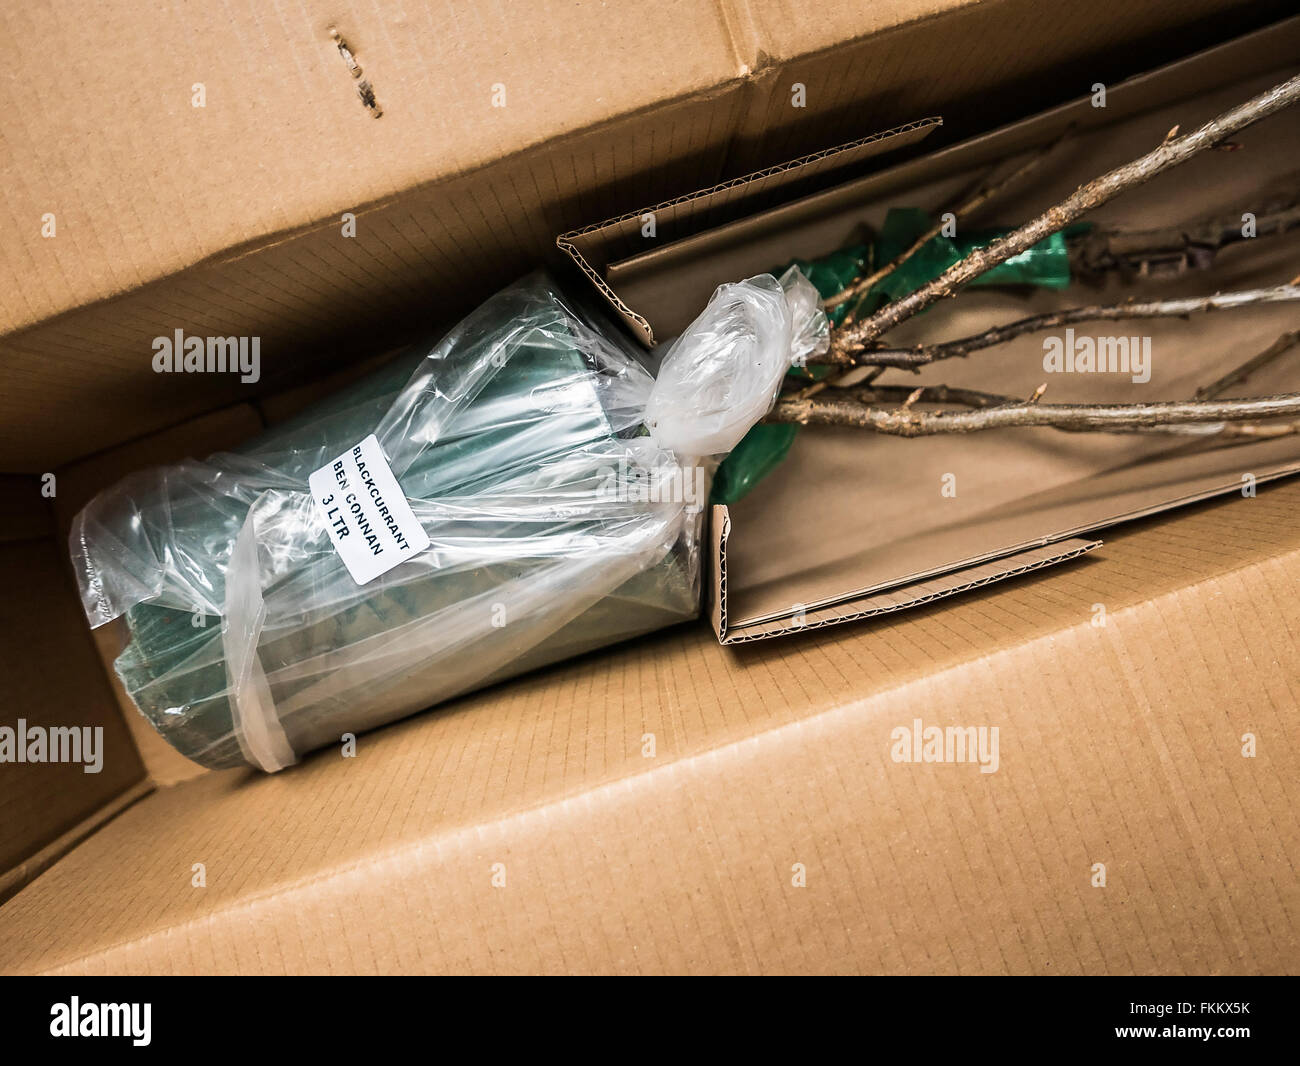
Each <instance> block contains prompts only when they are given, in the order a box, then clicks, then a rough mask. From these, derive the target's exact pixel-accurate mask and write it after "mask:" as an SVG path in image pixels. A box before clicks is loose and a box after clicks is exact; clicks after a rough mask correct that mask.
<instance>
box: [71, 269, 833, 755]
mask: <svg viewBox="0 0 1300 1066" xmlns="http://www.w3.org/2000/svg"><path fill="white" fill-rule="evenodd" d="M826 338H827V329H826V323H825V317H824V316H823V315H821V312H820V311H819V310H818V309H817V294H816V292H815V290H813V289H812V287H811V285H810V284H809V283H808V282H807V281H806V280H805V279H804V278H803V277H802V275H800V274H799V273H798V271H791V272H789V273H788V274H787V275H786V276H785V277H783V279H782V281H781V282H779V283H778V282H777V281H776V279H774V278H773V277H771V275H760V276H759V277H757V278H751V279H749V280H748V281H745V282H740V283H736V284H734V285H724V286H722V287H720V288H719V289H718V291H717V293H715V295H714V297H713V299H712V300H711V301H710V303H709V305H708V308H706V310H705V312H704V313H703V314H702V315H701V316H700V318H699V319H698V320H697V321H696V322H695V323H694V324H693V325H692V326H691V327H690V328H689V329H688V330H687V331H686V332H685V333H684V334H683V335H682V336H681V337H680V338H678V340H677V341H676V342H674V343H673V345H672V346H671V348H670V350H669V352H668V354H667V355H666V356H665V358H664V360H663V362H662V364H661V367H660V372H659V378H658V381H657V382H656V380H655V379H654V378H653V377H652V376H651V375H650V373H649V372H648V371H647V370H646V369H645V368H644V367H643V366H642V364H641V362H640V361H639V359H638V358H637V354H636V352H635V351H634V349H633V348H632V347H631V345H630V344H629V343H628V342H627V341H625V340H624V339H623V338H622V337H621V335H619V334H618V333H617V332H616V330H614V329H613V328H612V327H610V326H607V325H602V324H600V323H598V322H597V321H595V320H593V319H592V318H590V317H588V316H584V315H583V314H581V313H579V311H578V310H577V309H575V307H574V306H573V305H572V303H571V302H570V301H568V300H567V299H566V298H565V297H564V296H563V295H562V293H561V292H560V290H559V289H558V288H557V287H556V286H555V284H554V283H553V282H552V281H551V280H550V279H549V278H547V277H546V276H545V275H541V274H537V275H532V276H530V277H529V278H526V279H524V280H523V281H521V282H519V283H517V284H515V285H513V286H511V287H510V288H508V289H505V290H504V291H502V292H501V293H498V294H497V295H496V296H494V297H493V298H492V299H490V300H488V301H487V302H486V303H485V304H483V305H482V306H481V307H480V308H478V310H476V311H475V312H473V313H472V314H471V315H469V316H468V317H467V318H466V319H465V320H464V321H462V322H461V323H460V325H458V326H457V327H456V328H455V329H454V330H453V331H452V332H451V333H450V334H448V335H447V336H446V337H445V338H443V339H442V341H441V342H440V343H438V344H437V345H436V346H434V347H433V348H432V350H425V349H420V350H418V351H416V352H414V353H413V356H412V358H410V359H408V358H403V359H401V360H398V361H397V362H395V363H394V364H392V365H391V366H390V368H388V369H385V370H383V371H380V372H378V373H377V374H375V375H372V376H371V377H370V378H368V379H366V380H365V381H363V382H361V383H359V384H358V385H356V386H353V387H352V388H351V389H349V390H348V391H347V392H346V394H344V395H342V396H339V397H336V398H334V399H333V400H331V401H329V402H327V403H325V404H322V405H318V406H317V407H315V408H313V409H312V410H311V411H309V412H308V413H307V414H305V415H304V416H302V417H300V418H298V419H296V420H294V421H292V422H290V423H287V424H285V425H282V426H279V427H277V428H275V429H273V430H271V431H270V432H267V433H265V434H263V435H262V436H260V437H258V438H257V439H256V440H254V441H252V442H251V443H250V444H248V445H247V446H245V447H243V448H241V449H239V450H238V451H237V452H231V453H222V454H218V455H214V456H211V457H210V458H208V459H207V460H204V461H201V462H200V461H187V462H183V463H179V464H176V465H173V466H168V467H162V468H157V469H152V470H147V471H142V472H140V473H137V474H134V475H132V476H130V477H128V478H126V479H125V480H124V481H122V482H121V483H120V484H118V485H117V486H115V487H114V488H112V489H110V490H108V491H106V492H103V493H101V494H100V495H98V496H97V497H96V498H95V499H94V500H92V501H91V503H90V504H88V505H87V507H86V508H85V509H84V510H83V511H82V512H81V513H80V514H79V515H78V516H77V518H76V519H75V521H74V523H73V527H72V531H71V535H70V548H71V553H72V558H73V563H74V567H75V569H76V573H77V577H78V583H79V585H80V590H81V596H82V602H83V605H84V607H85V610H86V615H87V618H88V619H89V621H90V624H91V625H92V626H99V625H102V624H104V623H106V622H108V621H110V620H112V619H114V618H118V617H123V618H125V620H126V623H127V627H128V630H129V640H128V643H127V646H126V648H125V650H124V651H123V653H122V655H121V656H120V657H119V658H118V660H117V662H116V664H115V665H116V669H117V672H118V674H119V676H120V677H121V678H122V681H123V684H124V685H125V687H126V690H127V692H128V693H129V694H130V695H131V698H132V699H133V700H134V701H135V703H136V704H137V706H138V707H139V708H140V710H141V711H142V712H143V713H144V714H145V716H146V717H147V718H148V719H149V720H150V721H151V722H152V723H153V725H154V726H155V727H156V728H157V729H158V730H159V732H160V733H161V734H162V735H163V736H164V737H165V738H166V739H167V740H168V741H169V742H170V743H171V744H172V745H173V746H174V747H176V748H177V749H178V750H179V751H181V752H182V753H183V754H185V755H187V756H189V757H190V758H192V759H195V760H197V761H198V762H200V763H203V764H205V765H207V766H212V767H228V766H234V765H239V764H241V763H248V764H250V765H253V766H257V767H260V768H262V769H264V770H267V771H274V770H278V769H280V768H282V767H284V766H286V765H289V764H290V763H292V762H294V761H295V760H296V759H297V757H298V756H299V755H301V754H302V753H304V752H306V751H309V750H311V749H313V748H317V747H320V746H322V745H325V744H330V743H337V742H338V741H339V739H340V737H341V735H342V734H343V733H345V732H347V733H358V732H361V731H362V730H365V729H369V728H373V727H375V726H378V725H381V724H383V723H385V722H389V721H392V720H394V719H397V718H400V717H403V716H405V715H407V714H410V713H412V712H415V711H418V710H421V709H423V708H426V707H429V706H432V705H433V704H436V703H438V702H440V701H442V700H445V699H447V698H449V697H451V696H454V695H456V694H458V693H462V692H465V691H468V690H470V689H472V688H476V687H479V686H481V685H484V684H487V683H489V682H492V681H495V680H498V679H501V678H504V677H508V676H511V675H513V674H516V673H519V672H522V671H524V670H528V669H532V668H534V667H537V666H540V665H542V664H544V663H548V662H553V661H556V660H558V659H561V658H564V657H567V656H570V655H574V654H578V653H580V652H582V651H586V650H589V649H591V648H594V647H598V646H600V645H603V644H608V643H612V642H614V641H618V640H623V639H626V638H627V637H630V636H634V635H637V634H640V633H644V632H648V631H649V630H652V629H656V628H659V627H661V626H664V625H668V624H671V623H673V622H676V621H681V620H684V619H687V618H692V617H694V616H696V615H697V613H698V611H699V588H700V582H699V572H700V564H699V542H700V523H701V518H702V512H703V508H704V504H705V502H706V501H707V498H708V478H709V476H710V475H711V473H712V470H713V469H714V468H715V467H716V463H717V461H718V460H719V459H720V458H721V457H722V456H723V455H725V454H726V452H727V451H729V450H730V449H731V448H732V447H734V445H735V444H736V443H737V441H739V439H740V438H741V437H742V436H743V435H744V433H745V432H746V431H747V430H748V429H749V427H750V426H751V425H752V424H753V423H754V422H755V421H757V420H758V419H759V418H761V417H762V416H763V414H764V413H766V411H767V410H768V408H769V407H770V405H771V403H772V401H773V399H774V398H775V395H776V392H777V390H778V388H779V386H780V381H781V377H782V376H783V375H784V373H785V371H786V370H787V369H788V368H789V365H790V363H791V360H792V359H797V358H800V357H801V356H803V355H806V354H808V353H810V352H812V351H816V350H824V348H825V344H826ZM412 362H414V363H415V366H414V372H413V373H412ZM371 433H373V434H375V436H376V437H377V439H378V443H379V445H380V447H381V448H382V451H383V454H384V457H385V458H386V460H387V463H388V465H389V466H390V468H391V470H392V472H393V474H394V475H395V476H396V478H397V481H398V483H399V484H400V486H401V491H402V493H403V495H405V497H406V499H407V502H408V503H409V504H410V507H411V509H412V512H413V514H414V516H415V518H416V519H417V520H418V522H419V525H420V526H421V527H422V528H423V530H424V531H425V533H426V534H427V535H428V538H429V547H428V548H427V549H425V550H424V551H422V552H420V553H419V554H417V555H415V556H414V557H413V558H410V559H407V560H406V561H404V562H401V563H400V564H398V565H397V566H395V567H394V568H392V569H390V570H388V571H387V572H386V573H383V574H382V575H381V576H379V577H377V578H375V579H374V580H372V581H368V582H367V583H366V584H364V585H359V584H357V582H356V581H354V580H353V578H352V576H351V575H350V573H349V572H348V569H347V568H346V567H345V565H344V563H343V560H342V559H341V557H340V555H339V553H338V551H336V549H335V547H334V544H333V543H332V541H331V539H330V536H329V532H328V528H327V525H326V521H325V518H324V516H323V514H322V511H321V509H320V507H318V505H317V501H316V500H315V499H314V498H313V496H312V495H311V493H310V491H309V489H308V478H309V476H310V475H311V474H312V472H313V471H315V470H318V469H320V468H321V467H324V466H326V465H327V464H329V463H330V462H331V461H332V460H333V459H335V458H336V457H337V456H339V455H340V454H341V453H343V452H344V451H346V450H347V449H349V448H351V447H352V446H353V445H356V444H357V442H359V441H361V440H363V439H364V438H365V437H367V436H368V435H369V434H371Z"/></svg>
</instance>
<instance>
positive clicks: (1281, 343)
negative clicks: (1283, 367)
mask: <svg viewBox="0 0 1300 1066" xmlns="http://www.w3.org/2000/svg"><path fill="white" fill-rule="evenodd" d="M1297 342H1300V330H1293V331H1292V332H1290V333H1283V334H1282V336H1280V337H1278V339H1277V340H1275V341H1274V342H1273V343H1272V344H1270V345H1269V346H1268V347H1267V348H1265V349H1264V350H1263V351H1262V352H1260V353H1259V355H1257V356H1255V357H1254V358H1253V359H1248V360H1246V362H1244V363H1242V364H1241V366H1239V367H1237V368H1236V369H1235V370H1230V371H1228V373H1226V374H1224V375H1223V377H1221V378H1219V380H1218V381H1215V382H1212V383H1211V384H1209V385H1205V386H1203V387H1202V388H1199V389H1197V390H1196V396H1195V399H1197V400H1212V399H1214V398H1215V397H1216V396H1222V395H1223V394H1224V393H1225V392H1227V391H1228V390H1229V389H1230V388H1232V387H1233V386H1234V385H1240V384H1242V383H1243V382H1244V381H1245V380H1246V379H1247V378H1249V377H1250V375H1251V374H1253V373H1255V371H1256V370H1259V369H1261V368H1262V367H1265V366H1267V365H1268V364H1269V363H1271V362H1272V361H1273V360H1274V359H1276V358H1277V357H1278V356H1280V355H1283V354H1284V353H1286V352H1288V351H1290V350H1291V349H1292V348H1294V347H1295V345H1296V343H1297Z"/></svg>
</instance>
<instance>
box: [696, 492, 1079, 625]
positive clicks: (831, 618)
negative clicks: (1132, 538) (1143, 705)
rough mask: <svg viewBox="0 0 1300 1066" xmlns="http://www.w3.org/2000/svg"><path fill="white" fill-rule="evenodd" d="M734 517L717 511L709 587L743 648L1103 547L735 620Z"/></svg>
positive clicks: (989, 565) (1013, 556)
mask: <svg viewBox="0 0 1300 1066" xmlns="http://www.w3.org/2000/svg"><path fill="white" fill-rule="evenodd" d="M730 535H731V517H730V515H729V513H728V509H727V508H726V507H725V506H722V505H715V506H714V508H713V523H712V529H711V535H710V541H711V546H712V557H711V563H712V566H713V580H712V581H711V583H710V586H709V596H710V605H709V607H710V619H711V621H712V623H713V632H714V633H715V634H716V635H717V638H718V641H719V643H721V644H741V643H744V642H746V641H751V640H764V639H766V638H768V637H780V636H791V635H794V634H797V633H801V632H803V631H805V630H808V629H817V628H820V627H821V626H829V625H836V624H837V623H839V622H857V621H862V620H863V619H867V618H875V617H877V616H878V615H883V614H890V613H892V612H894V611H903V610H907V609H908V608H910V607H920V606H922V605H923V604H927V603H933V602H934V601H936V600H942V599H945V598H946V597H948V596H955V595H957V594H958V593H961V592H969V591H970V590H971V589H976V588H982V587H983V586H985V585H991V584H993V583H994V582H997V581H1005V580H1006V579H1007V578H1011V577H1018V576H1019V575H1021V574H1028V573H1030V572H1032V571H1034V570H1041V569H1042V568H1043V567H1046V566H1053V565H1055V564H1056V563H1064V562H1068V561H1069V560H1070V559H1077V558H1079V557H1080V556H1081V555H1084V554H1086V553H1087V552H1090V551H1092V550H1093V549H1094V548H1100V547H1101V543H1102V542H1101V541H1099V540H1087V539H1084V538H1082V537H1070V538H1068V539H1065V540H1060V541H1057V542H1054V543H1049V544H1040V545H1036V546H1034V547H1032V548H1026V549H1023V550H1020V551H1015V552H1011V553H1009V554H1007V555H1004V556H1001V557H999V558H993V559H986V560H983V561H981V562H978V563H975V564H973V565H970V566H963V567H959V568H957V569H954V570H950V571H947V572H943V573H937V574H932V575H928V576H926V577H924V578H908V579H904V580H902V581H900V582H899V583H898V584H896V585H894V586H892V587H890V588H886V589H881V590H874V591H868V592H863V593H860V594H856V595H849V596H845V597H843V598H842V599H837V600H834V601H832V602H829V603H822V604H802V603H800V604H792V605H791V607H790V610H789V612H787V613H784V614H780V615H776V616H769V617H766V618H741V619H731V618H729V617H728V614H727V538H728V537H729V536H730Z"/></svg>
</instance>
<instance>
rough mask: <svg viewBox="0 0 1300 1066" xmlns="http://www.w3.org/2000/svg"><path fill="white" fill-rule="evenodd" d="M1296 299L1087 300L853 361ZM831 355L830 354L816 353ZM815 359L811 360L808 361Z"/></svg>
mask: <svg viewBox="0 0 1300 1066" xmlns="http://www.w3.org/2000/svg"><path fill="white" fill-rule="evenodd" d="M1294 300H1300V286H1297V285H1274V286H1272V287H1271V288H1266V289H1244V290H1242V291H1240V292H1223V293H1215V294H1214V295H1213V296H1193V297H1188V298H1186V299H1178V300H1150V301H1144V302H1141V303H1139V302H1136V301H1129V302H1127V303H1122V304H1091V305H1088V306H1085V307H1067V308H1063V309H1062V310H1060V311H1049V312H1047V313H1046V314H1041V315H1031V316H1029V317H1028V318H1022V319H1019V320H1017V321H1015V322H1009V323H1007V324H1006V325H1002V326H993V327H992V328H990V329H986V330H984V332H982V333H976V334H973V335H972V336H969V337H962V338H960V339H958V340H953V341H943V342H941V343H939V344H918V345H916V346H915V347H912V348H872V349H870V350H868V351H864V352H861V353H858V354H857V355H856V356H855V357H853V365H856V366H878V367H898V368H902V369H907V370H915V369H917V368H918V367H922V366H926V365H928V364H930V363H936V362H939V361H940V360H942V359H954V358H960V357H962V356H966V355H969V354H970V353H971V352H977V351H980V350H981V349H983V348H992V347H993V346H994V345H998V344H1005V343H1006V342H1007V341H1010V340H1013V339H1015V338H1016V337H1020V336H1023V335H1024V334H1026V333H1039V332H1042V331H1043V330H1048V329H1060V328H1062V327H1064V326H1070V325H1073V324H1075V323H1077V322H1114V321H1121V320H1125V319H1138V318H1187V317H1188V316H1189V315H1193V314H1198V313H1200V312H1205V311H1230V310H1234V309H1236V308H1240V307H1254V306H1256V305H1259V304H1270V303H1287V302H1289V301H1294ZM820 358H821V359H826V358H829V355H827V356H823V357H820ZM817 361H818V357H814V358H813V359H810V360H809V362H810V363H815V362H817Z"/></svg>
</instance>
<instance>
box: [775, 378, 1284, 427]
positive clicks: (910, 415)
mask: <svg viewBox="0 0 1300 1066" xmlns="http://www.w3.org/2000/svg"><path fill="white" fill-rule="evenodd" d="M915 391H916V390H913V392H915ZM913 402H915V401H913ZM1287 415H1290V416H1300V393H1284V394H1280V395H1277V396H1264V397H1257V398H1252V399H1242V400H1203V401H1201V400H1174V401H1168V402H1157V403H1115V404H1042V403H1038V402H1036V400H1034V399H1032V398H1031V399H1030V400H1027V401H1024V402H1020V403H1007V404H1000V405H997V406H989V407H980V408H977V409H975V410H964V411H916V410H914V409H912V408H911V407H910V406H907V407H896V408H885V407H875V406H872V405H870V404H864V403H859V402H856V401H854V400H849V399H838V398H824V397H814V398H812V399H806V400H799V399H790V400H781V401H778V403H777V404H776V406H775V407H774V408H773V409H772V413H771V414H770V415H769V416H768V421H769V422H787V423H791V422H792V423H797V424H799V425H823V426H856V427H859V428H861V429H870V430H874V431H875V432H877V433H886V434H890V435H892V436H896V437H929V436H934V435H936V434H940V433H975V432H979V431H981V430H986V429H1003V428H1006V427H1009V426H1018V427H1028V426H1046V427H1050V428H1053V429H1065V430H1102V431H1106V430H1114V429H1126V430H1127V429H1146V428H1150V427H1157V426H1180V425H1184V426H1185V425H1195V424H1201V425H1204V424H1206V423H1216V422H1256V421H1259V420H1260V419H1268V418H1276V417H1281V416H1287ZM1261 428H1263V427H1261Z"/></svg>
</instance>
